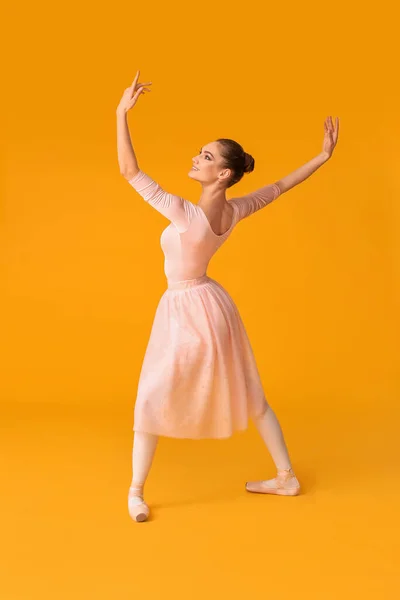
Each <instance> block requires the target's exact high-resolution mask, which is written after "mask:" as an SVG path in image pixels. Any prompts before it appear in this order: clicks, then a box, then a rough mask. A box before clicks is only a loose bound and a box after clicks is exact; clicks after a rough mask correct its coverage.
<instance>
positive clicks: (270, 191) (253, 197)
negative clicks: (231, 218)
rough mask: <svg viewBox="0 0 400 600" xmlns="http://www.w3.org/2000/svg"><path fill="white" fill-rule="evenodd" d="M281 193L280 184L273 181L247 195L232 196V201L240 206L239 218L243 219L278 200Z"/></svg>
mask: <svg viewBox="0 0 400 600" xmlns="http://www.w3.org/2000/svg"><path fill="white" fill-rule="evenodd" d="M280 193H281V190H280V188H279V186H278V185H277V184H276V183H271V184H269V185H265V186H264V187H262V188H259V189H258V190H255V191H254V192H250V194H246V195H245V196H240V197H239V198H232V200H231V202H234V203H235V204H236V206H237V207H238V214H239V220H241V219H245V218H246V217H249V216H250V215H252V214H253V213H255V212H256V211H257V210H260V209H261V208H264V206H267V204H270V203H271V202H272V201H273V200H276V198H277V197H278V196H279V194H280Z"/></svg>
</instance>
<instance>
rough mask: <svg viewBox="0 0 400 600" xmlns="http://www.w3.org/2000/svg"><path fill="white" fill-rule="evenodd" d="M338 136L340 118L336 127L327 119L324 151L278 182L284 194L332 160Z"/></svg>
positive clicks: (337, 119)
mask: <svg viewBox="0 0 400 600" xmlns="http://www.w3.org/2000/svg"><path fill="white" fill-rule="evenodd" d="M338 135H339V117H336V122H335V126H334V125H333V121H332V117H327V118H326V119H325V122H324V140H323V143H322V151H321V152H320V153H319V154H318V155H317V156H314V158H312V159H311V160H309V161H308V162H307V163H306V164H305V165H302V166H301V167H299V168H298V169H296V170H295V171H293V172H292V173H289V175H286V177H283V179H281V180H280V181H278V182H277V184H278V185H279V189H280V190H281V193H282V194H283V193H284V192H287V191H288V190H290V189H291V188H292V187H294V186H295V185H298V184H299V183H301V182H302V181H304V180H305V179H307V178H308V177H310V175H312V174H313V173H314V172H315V171H316V170H317V169H319V168H320V167H321V166H322V165H323V164H324V163H326V161H327V160H329V159H330V158H331V156H332V154H333V151H334V149H335V146H336V144H337V140H338Z"/></svg>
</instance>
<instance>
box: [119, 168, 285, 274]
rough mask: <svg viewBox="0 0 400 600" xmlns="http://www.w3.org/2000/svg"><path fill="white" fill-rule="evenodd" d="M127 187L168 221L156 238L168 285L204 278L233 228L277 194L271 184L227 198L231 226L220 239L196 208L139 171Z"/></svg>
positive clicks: (199, 209)
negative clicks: (159, 245)
mask: <svg viewBox="0 0 400 600" xmlns="http://www.w3.org/2000/svg"><path fill="white" fill-rule="evenodd" d="M129 183H130V185H131V186H132V187H133V188H134V189H135V190H136V191H137V192H138V193H139V194H140V195H141V196H142V197H143V199H144V200H145V201H146V202H147V203H148V204H150V205H151V206H152V207H153V208H155V209H156V210H157V211H158V212H160V213H161V214H162V215H164V216H165V217H166V218H167V219H168V220H169V221H170V224H169V225H168V226H167V227H166V228H165V229H164V230H163V232H162V234H161V238H160V243H161V248H162V251H163V253H164V273H165V275H166V277H167V280H168V281H169V282H173V281H182V280H186V279H195V278H197V277H201V276H203V275H206V272H207V267H208V263H209V262H210V260H211V258H212V256H213V255H214V254H215V252H216V251H217V250H218V248H219V247H220V246H221V245H222V244H223V243H224V242H225V240H226V239H227V238H228V237H229V235H230V234H231V233H232V231H233V229H234V228H235V225H237V223H238V222H239V221H240V220H242V219H245V218H246V217H249V216H250V215H252V214H253V213H255V212H256V211H258V210H260V209H261V208H263V207H264V206H267V204H269V203H270V202H272V201H273V200H275V199H276V198H277V197H278V196H279V194H280V188H279V186H278V185H277V183H272V184H270V185H266V186H264V187H262V188H259V189H258V190H255V191H254V192H251V193H250V194H246V195H245V196H240V197H237V198H231V199H230V200H229V203H230V204H231V205H232V208H233V219H232V223H231V226H230V227H229V229H228V230H227V231H225V232H224V233H223V234H222V235H217V234H216V233H214V231H213V230H212V228H211V225H210V223H209V221H208V219H207V217H206V214H205V213H204V211H203V210H202V208H201V207H200V206H198V205H197V204H194V203H193V202H190V201H189V200H185V199H184V198H181V197H180V196H176V195H175V194H171V193H169V192H166V191H164V190H163V189H162V187H161V186H160V185H159V184H158V183H157V182H155V181H154V180H153V179H152V178H151V177H149V175H147V174H146V173H144V172H143V171H141V170H139V172H138V173H137V174H136V175H135V176H134V177H133V178H132V179H130V180H129Z"/></svg>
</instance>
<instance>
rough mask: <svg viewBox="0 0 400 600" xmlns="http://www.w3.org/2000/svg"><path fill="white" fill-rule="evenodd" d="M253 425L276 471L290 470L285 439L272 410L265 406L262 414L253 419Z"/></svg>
mask: <svg viewBox="0 0 400 600" xmlns="http://www.w3.org/2000/svg"><path fill="white" fill-rule="evenodd" d="M254 423H255V425H256V427H257V429H258V431H259V433H260V435H261V437H262V439H263V440H264V443H265V445H266V446H267V448H268V451H269V453H270V454H271V456H272V460H273V461H274V463H275V466H276V468H277V469H281V470H282V469H290V468H291V466H292V465H291V463H290V458H289V453H288V449H287V447H286V443H285V439H284V437H283V433H282V429H281V426H280V424H279V421H278V419H277V417H276V415H275V413H274V411H273V410H272V408H271V407H270V406H269V405H267V408H266V410H265V411H264V413H263V414H262V415H261V416H260V417H258V418H256V419H254Z"/></svg>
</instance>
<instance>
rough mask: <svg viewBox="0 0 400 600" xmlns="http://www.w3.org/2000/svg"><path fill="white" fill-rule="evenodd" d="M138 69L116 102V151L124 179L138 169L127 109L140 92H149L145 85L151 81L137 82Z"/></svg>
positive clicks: (131, 175)
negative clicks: (117, 102)
mask: <svg viewBox="0 0 400 600" xmlns="http://www.w3.org/2000/svg"><path fill="white" fill-rule="evenodd" d="M139 74H140V71H138V72H137V73H136V76H135V79H134V80H133V83H132V85H130V86H129V87H127V88H126V89H125V91H124V93H123V95H122V98H121V100H120V102H119V104H118V107H117V110H116V114H117V152H118V163H119V170H120V173H121V175H123V176H124V177H126V179H132V177H134V176H135V175H137V173H138V171H139V167H138V163H137V160H136V155H135V151H134V149H133V146H132V142H131V138H130V135H129V128H128V118H127V113H128V111H129V110H130V109H131V108H133V107H134V106H135V104H136V102H137V100H138V98H139V96H140V95H141V94H144V92H145V91H147V92H150V91H151V90H149V89H148V88H146V87H145V86H146V85H151V83H152V82H151V81H148V82H147V83H138V78H139Z"/></svg>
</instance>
